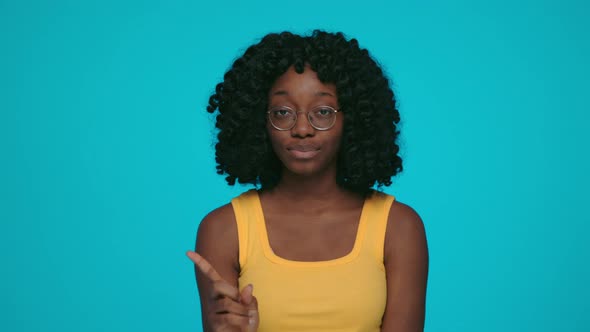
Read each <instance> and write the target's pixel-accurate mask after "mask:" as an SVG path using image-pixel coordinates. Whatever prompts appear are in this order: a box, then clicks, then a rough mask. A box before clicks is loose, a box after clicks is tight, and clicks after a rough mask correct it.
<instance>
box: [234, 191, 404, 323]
mask: <svg viewBox="0 0 590 332" xmlns="http://www.w3.org/2000/svg"><path fill="white" fill-rule="evenodd" d="M393 200H394V197H393V196H390V195H387V194H384V193H379V192H374V193H373V194H372V195H370V196H369V197H368V198H367V199H366V200H365V203H364V205H363V208H362V212H361V217H360V221H359V225H358V230H357V235H356V239H355V242H354V246H353V249H352V251H351V252H350V253H348V254H347V255H346V256H343V257H340V258H337V259H333V260H328V261H320V262H300V261H292V260H287V259H284V258H281V257H279V256H277V255H275V254H274V253H273V251H272V249H271V247H270V244H269V241H268V235H267V232H266V225H265V221H264V215H263V213H262V207H261V205H260V199H259V196H258V192H257V191H256V190H250V191H247V192H245V193H243V194H241V195H240V196H238V197H236V198H234V199H233V200H232V206H233V209H234V213H235V216H236V222H237V228H238V238H239V261H240V276H239V287H240V289H242V288H243V287H245V286H246V285H248V284H252V285H254V295H255V296H256V298H257V299H258V310H259V314H260V326H259V329H258V331H259V332H279V331H280V332H291V331H292V332H296V331H339V332H348V331H350V332H353V331H355V332H358V331H363V332H369V331H380V327H381V322H382V318H383V313H384V311H385V303H386V299H387V287H386V280H385V268H384V266H383V245H384V241H385V230H386V225H387V217H388V214H389V209H390V206H391V203H392V202H393Z"/></svg>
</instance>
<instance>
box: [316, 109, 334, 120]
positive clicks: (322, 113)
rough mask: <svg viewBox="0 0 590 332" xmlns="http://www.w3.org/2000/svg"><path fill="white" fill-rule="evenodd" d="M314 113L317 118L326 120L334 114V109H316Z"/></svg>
mask: <svg viewBox="0 0 590 332" xmlns="http://www.w3.org/2000/svg"><path fill="white" fill-rule="evenodd" d="M314 113H315V114H316V115H317V116H319V117H323V118H327V117H330V116H332V114H334V109H332V108H331V107H318V108H317V109H316V110H314Z"/></svg>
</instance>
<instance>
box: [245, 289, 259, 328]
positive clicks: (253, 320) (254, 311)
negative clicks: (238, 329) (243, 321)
mask: <svg viewBox="0 0 590 332" xmlns="http://www.w3.org/2000/svg"><path fill="white" fill-rule="evenodd" d="M250 295H251V299H250V303H249V304H248V316H249V317H250V324H248V330H247V331H248V332H256V331H258V326H260V315H259V314H258V300H256V297H255V296H254V295H252V294H250Z"/></svg>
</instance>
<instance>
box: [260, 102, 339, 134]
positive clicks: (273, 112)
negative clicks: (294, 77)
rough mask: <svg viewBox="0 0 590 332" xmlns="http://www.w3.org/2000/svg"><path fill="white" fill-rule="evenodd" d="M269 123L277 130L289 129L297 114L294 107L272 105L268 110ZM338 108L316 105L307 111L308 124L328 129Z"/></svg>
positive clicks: (316, 127)
mask: <svg viewBox="0 0 590 332" xmlns="http://www.w3.org/2000/svg"><path fill="white" fill-rule="evenodd" d="M266 113H267V114H268V120H269V121H270V124H271V125H272V126H273V127H274V128H275V129H277V130H291V129H292V128H293V127H295V123H296V122H297V114H298V113H303V112H296V111H295V110H294V109H292V108H290V107H287V106H280V107H273V108H271V109H270V110H269V111H268V112H266ZM336 113H338V110H337V109H335V108H333V107H331V106H318V107H314V108H313V109H311V110H310V111H309V112H307V120H308V121H309V124H310V125H311V126H312V127H313V128H315V129H317V130H328V129H330V128H332V127H333V126H334V124H335V123H336Z"/></svg>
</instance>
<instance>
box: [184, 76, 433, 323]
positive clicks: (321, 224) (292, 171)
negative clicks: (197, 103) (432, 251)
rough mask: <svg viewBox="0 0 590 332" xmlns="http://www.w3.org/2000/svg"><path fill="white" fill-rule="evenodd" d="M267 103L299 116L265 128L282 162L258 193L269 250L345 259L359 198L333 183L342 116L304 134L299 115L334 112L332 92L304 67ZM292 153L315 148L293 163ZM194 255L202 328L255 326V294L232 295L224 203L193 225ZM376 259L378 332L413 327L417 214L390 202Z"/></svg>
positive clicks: (418, 301)
mask: <svg viewBox="0 0 590 332" xmlns="http://www.w3.org/2000/svg"><path fill="white" fill-rule="evenodd" d="M268 98H269V106H271V107H273V106H289V107H291V108H293V109H296V110H297V111H298V112H301V113H299V114H298V118H297V122H296V124H295V126H294V127H293V128H292V129H291V130H288V131H278V130H276V129H274V128H273V127H272V126H271V125H270V124H268V125H267V130H268V133H269V137H270V139H271V143H272V146H273V148H274V151H275V153H276V155H277V156H278V158H279V159H280V160H281V162H282V163H283V172H282V176H281V180H280V182H279V184H278V185H277V186H276V187H275V188H273V189H272V190H268V191H262V192H261V193H260V200H261V204H262V208H263V211H264V215H265V220H266V226H267V230H268V237H269V242H270V244H271V247H272V249H273V251H274V252H275V254H276V255H278V256H280V257H283V258H285V259H289V260H297V261H324V260H331V259H335V258H338V257H342V256H345V255H346V254H348V253H349V252H350V251H351V250H352V247H353V245H354V240H355V237H356V230H357V227H358V222H359V218H360V214H361V209H362V206H363V201H364V199H363V197H360V196H359V195H357V194H355V193H352V192H349V191H346V190H344V189H342V188H340V187H339V186H338V185H337V183H336V166H337V155H338V150H339V148H340V139H341V137H342V130H343V116H344V114H343V113H338V115H337V121H336V123H335V125H334V127H333V128H331V129H329V130H326V131H318V130H316V129H314V128H313V127H312V126H311V125H310V124H309V122H308V120H307V116H306V115H305V114H304V112H306V111H307V110H309V109H311V108H313V107H314V106H318V105H328V106H332V107H334V108H336V109H338V100H337V94H336V88H335V87H334V86H333V85H332V84H323V83H321V82H320V81H319V80H318V79H317V76H316V73H315V72H313V71H312V70H311V69H309V68H306V69H305V70H304V72H303V73H302V74H298V73H296V72H295V71H294V69H293V68H290V69H289V70H288V71H287V72H286V73H284V74H283V75H282V76H281V77H279V78H278V79H277V81H276V82H275V84H274V85H273V86H272V88H271V90H270V91H269V96H268ZM302 147H303V148H302ZM293 149H295V150H296V149H303V150H310V149H311V150H313V151H315V152H314V153H311V154H308V155H304V156H303V157H302V155H301V154H300V153H299V154H298V153H297V152H293V151H291V150H293ZM310 155H311V156H310ZM304 240H305V241H304ZM218 243H224V245H223V246H217V244H218ZM196 251H197V252H198V253H200V255H201V256H202V257H201V256H199V255H197V254H196V253H194V252H190V251H189V252H188V253H187V255H188V256H189V258H191V260H192V261H193V262H195V271H196V276H197V283H198V287H199V292H200V294H201V305H202V311H203V312H202V314H203V315H202V316H203V321H204V326H205V331H255V328H256V326H257V324H258V320H259V317H258V311H257V305H256V303H257V302H256V298H255V296H254V295H253V294H254V293H255V291H253V290H252V288H251V287H250V286H247V287H245V288H244V289H243V290H241V292H240V291H239V290H238V276H239V272H240V267H239V262H238V233H237V227H236V220H235V215H234V213H233V209H232V207H231V205H230V204H227V205H224V206H222V207H220V208H218V209H216V210H214V211H212V212H211V213H210V214H209V215H207V216H206V217H205V218H204V219H203V221H202V222H201V224H200V227H199V231H198V234H197V246H196ZM383 255H384V266H385V270H386V277H387V305H386V308H385V314H384V316H383V322H382V328H381V330H382V331H397V332H409V331H412V332H415V331H423V327H424V309H425V298H426V282H427V275H428V249H427V243H426V236H425V231H424V226H423V223H422V220H421V219H420V217H419V216H418V214H417V213H416V212H415V211H414V210H413V209H412V208H411V207H409V206H407V205H405V204H403V203H400V202H398V201H395V202H393V204H392V206H391V209H390V212H389V217H388V225H387V231H386V234H385V246H384V253H383ZM213 267H214V268H213ZM240 294H241V295H240ZM250 318H252V321H253V323H251V324H250V323H249V322H250Z"/></svg>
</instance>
